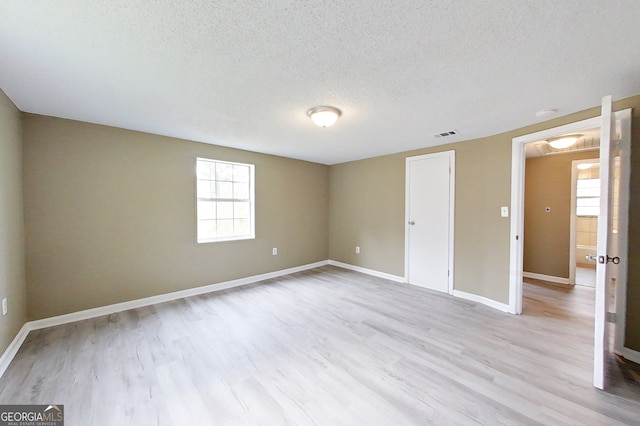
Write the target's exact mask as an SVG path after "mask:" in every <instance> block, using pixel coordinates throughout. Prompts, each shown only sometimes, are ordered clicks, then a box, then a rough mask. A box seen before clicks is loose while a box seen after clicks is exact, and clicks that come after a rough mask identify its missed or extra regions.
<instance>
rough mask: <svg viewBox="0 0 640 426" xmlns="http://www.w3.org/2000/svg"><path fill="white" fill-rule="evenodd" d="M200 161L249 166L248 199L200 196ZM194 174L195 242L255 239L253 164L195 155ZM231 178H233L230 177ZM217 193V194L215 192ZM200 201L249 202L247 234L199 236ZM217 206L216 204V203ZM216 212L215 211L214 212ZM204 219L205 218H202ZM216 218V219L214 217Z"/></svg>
mask: <svg viewBox="0 0 640 426" xmlns="http://www.w3.org/2000/svg"><path fill="white" fill-rule="evenodd" d="M200 162H210V163H217V164H226V165H230V166H243V167H248V168H249V182H248V183H249V191H248V193H249V198H248V199H244V198H243V199H240V198H234V197H231V198H218V197H216V196H214V197H207V198H205V197H201V195H202V194H199V193H198V182H199V181H204V180H205V179H200V178H199V176H198V164H199V163H200ZM194 175H195V179H194V181H195V211H196V215H195V216H196V242H197V243H198V244H207V243H217V242H222V241H237V240H251V239H255V237H256V227H255V165H253V164H247V163H237V162H232V161H225V160H216V159H213V158H206V157H196V159H195V164H194ZM232 179H233V178H232ZM210 181H211V182H219V181H218V180H216V179H214V180H210ZM221 182H234V181H233V180H231V181H221ZM216 195H217V194H216ZM200 201H213V202H216V203H217V202H247V201H248V202H249V216H250V217H249V222H250V223H249V234H241V235H225V236H222V237H214V238H200V236H199V235H200V233H199V232H198V228H199V226H200V222H201V218H200V212H199V209H198V202H200ZM216 208H217V205H216ZM216 214H217V213H216ZM232 219H233V220H235V219H236V217H233V218H232ZM202 220H205V219H202ZM215 220H218V219H215Z"/></svg>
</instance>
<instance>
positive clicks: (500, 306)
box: [453, 290, 511, 313]
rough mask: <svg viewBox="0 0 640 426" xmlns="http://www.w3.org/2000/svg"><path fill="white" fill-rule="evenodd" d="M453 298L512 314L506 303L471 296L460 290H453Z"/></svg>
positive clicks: (475, 295) (474, 295)
mask: <svg viewBox="0 0 640 426" xmlns="http://www.w3.org/2000/svg"><path fill="white" fill-rule="evenodd" d="M453 296H454V297H459V298H461V299H466V300H471V301H472V302H477V303H482V304H483V305H487V306H489V307H490V308H494V309H497V310H499V311H502V312H507V313H511V308H510V306H509V305H507V304H506V303H501V302H496V301H495V300H493V299H488V298H486V297H484V296H478V295H477V294H471V293H467V292H465V291H460V290H453Z"/></svg>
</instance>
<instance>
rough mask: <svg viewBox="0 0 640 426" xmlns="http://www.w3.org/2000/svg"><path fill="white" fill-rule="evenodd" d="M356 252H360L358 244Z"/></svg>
mask: <svg viewBox="0 0 640 426" xmlns="http://www.w3.org/2000/svg"><path fill="white" fill-rule="evenodd" d="M356 253H357V254H360V246H356Z"/></svg>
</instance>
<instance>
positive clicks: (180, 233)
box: [23, 114, 329, 320]
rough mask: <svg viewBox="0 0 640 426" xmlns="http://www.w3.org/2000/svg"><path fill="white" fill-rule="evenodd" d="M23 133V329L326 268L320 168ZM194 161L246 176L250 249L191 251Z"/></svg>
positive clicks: (133, 139)
mask: <svg viewBox="0 0 640 426" xmlns="http://www.w3.org/2000/svg"><path fill="white" fill-rule="evenodd" d="M23 123H24V125H23V139H24V164H25V170H24V173H25V174H24V175H25V179H24V197H25V220H26V227H27V238H26V245H27V258H26V267H27V269H26V271H27V282H28V316H29V319H31V320H33V319H39V318H45V317H50V316H54V315H60V314H65V313H69V312H75V311H79V310H83V309H88V308H94V307H98V306H103V305H109V304H113V303H118V302H123V301H128V300H132V299H138V298H142V297H147V296H153V295H158V294H163V293H168V292H173V291H178V290H184V289H188V288H193V287H198V286H203V285H208V284H214V283H217V282H223V281H227V280H233V279H237V278H243V277H248V276H253V275H257V274H262V273H267V272H273V271H278V270H282V269H286V268H290V267H296V266H301V265H305V264H309V263H314V262H318V261H324V260H326V259H327V258H328V240H327V238H328V233H329V231H328V207H327V206H328V166H324V165H320V164H314V163H309V162H304V161H298V160H291V159H286V158H282V157H276V156H271V155H264V154H258V153H253V152H248V151H241V150H236V149H230V148H223V147H219V146H213V145H208V144H203V143H196V142H190V141H186V140H180V139H173V138H168V137H161V136H156V135H151V134H146V133H140V132H134V131H128V130H123V129H117V128H113V127H106V126H100V125H94V124H88V123H81V122H77V121H71V120H64V119H59V118H52V117H44V116H39V115H32V114H25V115H24V116H23ZM196 156H202V157H208V158H214V159H220V160H227V161H237V162H244V163H253V164H255V166H256V169H255V170H256V172H255V173H256V239H255V240H244V241H235V242H221V243H209V244H196V242H195V241H196V225H195V220H196V213H195V182H194V170H195V168H194V167H195V157H196ZM273 247H277V248H278V255H277V256H273V255H272V254H271V250H272V248H273Z"/></svg>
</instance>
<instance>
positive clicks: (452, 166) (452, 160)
mask: <svg viewBox="0 0 640 426" xmlns="http://www.w3.org/2000/svg"><path fill="white" fill-rule="evenodd" d="M436 157H448V158H449V265H447V267H448V270H449V277H448V293H449V294H453V275H454V274H453V256H454V247H453V246H454V227H455V221H454V219H455V188H456V181H455V180H456V152H455V150H451V151H442V152H436V153H433V154H424V155H416V156H413V157H407V158H405V185H404V188H405V195H404V200H405V207H404V216H405V219H404V277H405V283H409V221H410V220H411V218H410V217H409V202H410V199H409V198H410V197H409V189H410V188H409V180H410V175H409V164H410V163H411V162H413V161H419V160H424V159H427V158H436Z"/></svg>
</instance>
